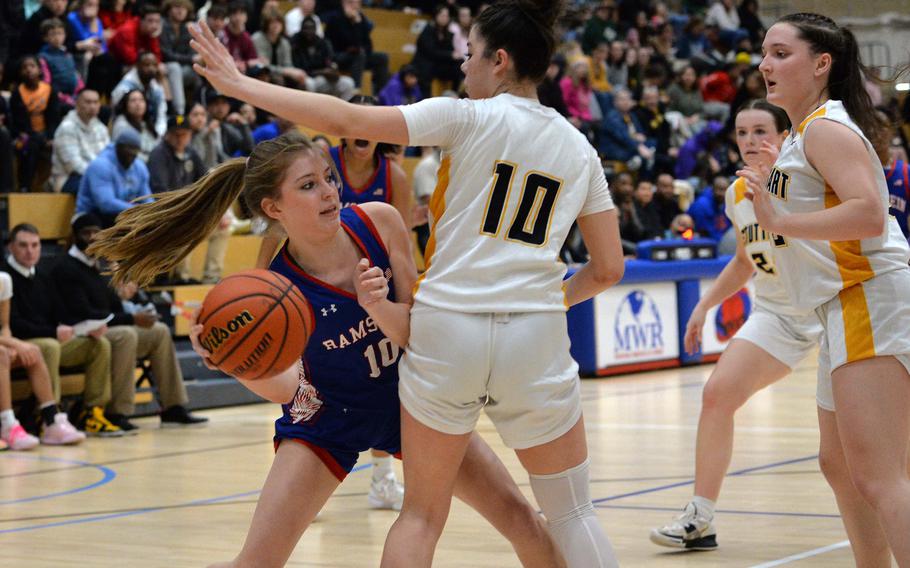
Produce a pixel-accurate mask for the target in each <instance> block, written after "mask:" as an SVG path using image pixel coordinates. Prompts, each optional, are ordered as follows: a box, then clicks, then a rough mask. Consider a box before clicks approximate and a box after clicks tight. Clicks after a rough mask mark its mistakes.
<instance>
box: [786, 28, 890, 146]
mask: <svg viewBox="0 0 910 568" xmlns="http://www.w3.org/2000/svg"><path fill="white" fill-rule="evenodd" d="M778 22H781V23H786V24H790V25H791V26H793V27H795V28H796V29H797V32H798V34H799V37H800V39H802V40H804V41H806V42H808V43H809V46H810V47H811V49H812V52H813V53H815V54H819V53H828V54H830V55H831V72H830V73H829V75H828V85H827V89H828V97H829V98H831V99H835V100H839V101H841V102H843V103H844V108H845V109H847V114H849V115H850V118H852V119H853V121H854V122H856V124H857V126H859V128H860V130H862V131H863V134H864V135H865V136H866V138H867V139H868V140H869V141H870V142H871V143H872V144H873V147H874V148H875V153H876V154H878V157H879V159H880V160H882V163H884V162H886V161H887V156H888V147H887V145H884V146H883V145H882V144H881V140H884V139H886V138H885V137H884V136H882V130H886V129H888V127H889V126H888V124H887V123H886V122H884V121H882V120H881V118H879V117H878V116H877V115H876V114H875V107H874V106H873V104H872V99H871V98H870V97H869V93H868V92H867V91H866V87H865V85H864V84H863V79H864V78H866V77H871V75H870V73H869V71H868V69H867V68H866V66H865V65H863V62H862V59H861V58H860V54H859V46H858V45H857V43H856V37H854V35H853V32H851V31H850V30H848V29H847V28H844V27H841V26H838V25H837V23H836V22H835V21H834V20H832V19H831V18H829V17H827V16H823V15H821V14H813V13H810V12H800V13H797V14H789V15H787V16H784V17H783V18H781V19H780V20H778Z"/></svg>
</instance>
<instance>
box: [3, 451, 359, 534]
mask: <svg viewBox="0 0 910 568" xmlns="http://www.w3.org/2000/svg"><path fill="white" fill-rule="evenodd" d="M369 467H372V464H368V463H367V464H363V465H359V466H357V467H355V468H354V469H352V470H351V473H356V472H359V471H362V470H364V469H367V468H369ZM112 473H113V470H112ZM115 475H116V474H115ZM261 491H262V490H261V489H256V490H255V491H245V492H243V493H234V494H232V495H224V496H221V497H211V498H208V499H197V500H194V501H189V502H187V503H178V504H177V505H164V506H156V507H143V508H140V509H134V510H131V511H126V512H121V513H111V514H103V515H95V516H91V517H84V518H81V519H69V520H66V521H59V522H54V523H42V524H37V525H27V526H24V527H16V528H12V529H2V530H0V534H8V533H17V532H27V531H35V530H40V529H49V528H54V527H61V526H66V525H81V524H85V523H94V522H98V521H106V520H110V519H118V518H122V517H132V516H135V515H143V514H146V513H155V512H158V511H165V510H168V509H174V508H178V507H192V506H198V505H209V504H214V503H220V502H223V501H230V500H232V499H239V498H241V497H250V496H252V495H257V494H259V493H260V492H261Z"/></svg>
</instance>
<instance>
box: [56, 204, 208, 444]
mask: <svg viewBox="0 0 910 568" xmlns="http://www.w3.org/2000/svg"><path fill="white" fill-rule="evenodd" d="M101 223H102V221H101V219H100V218H98V217H97V216H95V215H94V214H92V213H81V214H78V213H77V215H76V216H75V218H74V220H73V240H74V244H73V246H71V247H70V249H69V251H68V253H67V255H66V256H65V257H64V258H63V259H62V260H61V261H60V262H59V263H57V265H56V266H55V267H54V270H53V273H52V274H53V279H54V282H55V283H56V285H57V289H58V290H60V295H61V297H62V299H63V305H64V306H65V309H66V313H67V318H68V321H73V322H75V321H82V320H87V319H105V318H107V317H109V316H113V318H112V319H111V320H110V321H109V323H108V326H107V330H106V332H105V334H104V336H105V337H106V338H107V339H108V341H110V343H111V379H112V380H111V382H112V386H111V402H110V404H109V405H108V408H107V412H106V415H107V417H108V418H109V419H110V421H111V422H112V423H113V424H114V425H116V426H119V427H120V429H121V430H123V431H125V432H127V433H130V432H132V431H134V430H136V429H137V428H138V427H137V426H136V425H135V424H133V423H132V422H130V420H129V417H130V416H132V415H133V413H134V412H135V406H134V402H133V401H134V399H135V397H136V384H135V383H136V381H135V370H136V361H138V360H139V359H149V360H150V362H151V368H152V380H153V382H154V384H155V386H156V387H157V389H158V395H159V398H160V399H161V407H162V408H163V410H162V412H161V425H162V427H165V426H184V425H194V424H201V423H203V422H206V421H207V420H208V419H207V418H201V417H197V416H193V415H192V414H190V413H189V412H188V411H187V409H186V405H187V403H188V401H189V398H188V396H187V393H186V387H185V386H184V384H183V374H182V373H181V371H180V365H179V364H178V363H177V353H176V351H175V349H174V342H173V340H172V339H171V332H170V330H169V329H168V327H167V326H166V325H164V324H163V323H161V322H159V321H158V314H157V313H154V312H152V311H145V310H144V311H140V312H137V313H135V314H131V313H128V312H126V311H124V308H123V303H122V302H121V298H120V296H118V292H117V291H114V289H112V288H111V286H110V282H109V280H108V279H107V278H106V277H105V276H104V275H103V274H102V272H103V270H104V269H103V268H102V267H101V266H100V263H99V261H98V260H97V259H96V258H93V257H92V256H89V255H88V254H87V252H86V251H87V250H88V246H89V244H90V243H91V242H92V240H93V239H94V238H95V235H96V234H98V232H100V231H101ZM119 292H120V294H121V295H122V296H123V297H125V298H130V297H132V296H133V295H135V289H133V290H131V292H132V293H130V290H120V291H119Z"/></svg>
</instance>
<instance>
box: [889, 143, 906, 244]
mask: <svg viewBox="0 0 910 568" xmlns="http://www.w3.org/2000/svg"><path fill="white" fill-rule="evenodd" d="M885 181H887V182H888V200H889V202H890V209H889V211H888V212H889V213H890V214H891V215H894V216H895V217H896V218H897V224H898V225H900V226H901V232H903V233H904V237H907V236H908V233H907V216H908V215H910V211H908V210H907V201H910V174H908V168H907V162H905V161H903V160H895V161H894V165H892V166H891V168H890V169H888V168H885Z"/></svg>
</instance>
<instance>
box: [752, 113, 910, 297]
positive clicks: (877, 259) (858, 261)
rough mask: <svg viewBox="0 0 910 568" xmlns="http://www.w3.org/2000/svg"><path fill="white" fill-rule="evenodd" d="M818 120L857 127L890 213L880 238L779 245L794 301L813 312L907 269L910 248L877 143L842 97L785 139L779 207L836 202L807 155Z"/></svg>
mask: <svg viewBox="0 0 910 568" xmlns="http://www.w3.org/2000/svg"><path fill="white" fill-rule="evenodd" d="M816 120H833V121H835V122H838V123H840V124H843V125H845V126H847V127H848V128H850V130H852V131H853V132H855V133H856V134H857V135H858V136H859V137H860V138H862V140H863V143H864V144H865V145H866V150H867V152H868V154H869V159H870V160H871V161H872V166H873V168H872V169H873V172H874V174H875V181H876V186H877V189H878V193H879V198H880V199H881V202H882V208H883V210H884V212H885V213H884V215H885V230H884V232H883V233H882V234H881V235H880V236H877V237H872V238H868V239H863V240H853V241H819V240H808V239H793V238H787V239H786V245H785V246H781V247H774V248H773V259H774V266H775V270H776V271H777V273H778V275H777V277H778V279H779V280H780V281H781V282H782V283H783V285H784V286H785V287H786V289H787V291H788V293H789V296H790V300H789V301H790V303H791V305H792V306H793V307H794V308H795V309H796V310H798V311H799V312H800V313H805V312H808V311H809V310H813V309H815V308H816V307H818V306H820V305H822V304H824V303H825V302H827V301H828V300H830V299H832V298H833V297H834V296H836V295H837V294H838V293H839V292H840V291H841V290H844V289H846V288H850V287H851V286H854V285H856V284H859V283H861V282H865V281H866V280H869V279H871V278H873V277H875V276H878V275H881V274H884V273H887V272H890V271H892V270H906V269H907V262H908V258H910V249H908V246H907V241H906V239H904V237H903V235H902V234H901V230H900V227H899V226H898V224H897V220H895V219H894V218H893V217H891V216H889V215H888V185H887V183H886V182H885V175H884V170H883V169H882V165H881V162H880V161H879V159H878V156H877V155H876V153H875V149H874V148H873V147H872V144H871V143H870V142H869V140H868V139H867V138H866V137H865V135H864V134H863V132H862V130H860V128H859V126H857V124H856V123H855V122H853V120H852V119H851V118H850V116H849V115H848V114H847V111H846V109H845V108H844V105H843V103H841V101H835V100H829V101H827V102H826V103H825V104H824V105H822V106H821V107H819V108H818V109H817V110H816V111H815V112H813V113H812V114H810V115H809V116H808V117H806V119H805V120H804V121H803V122H802V123H801V124H800V125H799V126H798V127H797V128H795V129H794V130H793V132H792V133H791V134H790V136H788V137H787V139H786V140H785V141H784V145H783V147H782V148H781V151H780V154H779V155H778V158H777V162H775V164H774V168H773V169H772V170H771V176H770V177H769V179H768V191H769V192H770V193H771V196H772V197H771V199H772V201H773V203H774V206H775V208H776V209H777V210H778V211H780V212H783V213H787V214H792V213H810V212H813V211H821V210H824V209H828V208H831V207H834V206H836V205H837V204H839V203H840V200H839V199H838V197H837V195H836V194H835V193H834V191H833V190H832V189H831V187H830V186H829V185H827V184H826V183H825V180H824V178H822V176H821V175H820V174H819V173H818V171H817V170H816V169H815V168H814V167H812V165H811V164H810V163H809V160H808V159H807V158H806V152H805V146H804V142H805V138H804V135H805V132H806V129H807V128H810V127H811V125H812V123H813V122H814V121H816Z"/></svg>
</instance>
